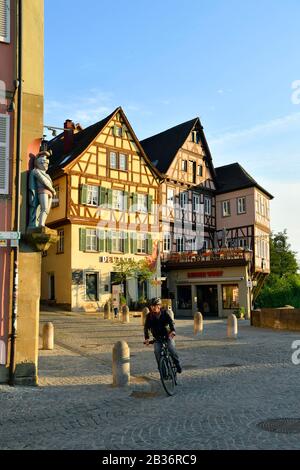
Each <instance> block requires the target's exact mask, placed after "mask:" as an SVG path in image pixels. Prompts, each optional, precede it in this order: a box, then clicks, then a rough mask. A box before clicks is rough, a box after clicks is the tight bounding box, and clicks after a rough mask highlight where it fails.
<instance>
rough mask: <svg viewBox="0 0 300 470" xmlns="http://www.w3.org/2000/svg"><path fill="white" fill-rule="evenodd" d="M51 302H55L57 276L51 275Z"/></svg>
mask: <svg viewBox="0 0 300 470" xmlns="http://www.w3.org/2000/svg"><path fill="white" fill-rule="evenodd" d="M49 300H55V276H54V274H53V273H52V274H49Z"/></svg>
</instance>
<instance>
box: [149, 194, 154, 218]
mask: <svg viewBox="0 0 300 470" xmlns="http://www.w3.org/2000/svg"><path fill="white" fill-rule="evenodd" d="M152 203H153V196H151V195H150V194H149V195H148V212H149V213H150V214H151V213H152Z"/></svg>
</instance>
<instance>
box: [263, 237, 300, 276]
mask: <svg viewBox="0 0 300 470" xmlns="http://www.w3.org/2000/svg"><path fill="white" fill-rule="evenodd" d="M270 256H271V258H270V261H271V273H272V274H273V275H276V276H279V277H283V276H286V275H288V274H297V270H298V263H297V259H296V252H295V251H292V250H291V245H290V244H289V243H288V236H287V231H286V229H285V230H284V231H283V232H278V233H276V234H273V233H272V235H271V238H270Z"/></svg>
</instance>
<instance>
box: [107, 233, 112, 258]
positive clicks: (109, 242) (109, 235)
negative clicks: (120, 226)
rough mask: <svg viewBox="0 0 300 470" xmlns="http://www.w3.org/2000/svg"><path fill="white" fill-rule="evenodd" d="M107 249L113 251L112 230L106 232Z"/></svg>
mask: <svg viewBox="0 0 300 470" xmlns="http://www.w3.org/2000/svg"><path fill="white" fill-rule="evenodd" d="M106 235H107V236H106V251H107V252H108V253H111V250H112V238H111V237H112V232H107V234H106Z"/></svg>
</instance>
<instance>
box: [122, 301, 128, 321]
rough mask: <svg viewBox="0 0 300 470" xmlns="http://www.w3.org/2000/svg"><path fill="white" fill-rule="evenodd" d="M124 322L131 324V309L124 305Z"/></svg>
mask: <svg viewBox="0 0 300 470" xmlns="http://www.w3.org/2000/svg"><path fill="white" fill-rule="evenodd" d="M122 322H123V323H129V322H130V318H129V307H128V306H127V305H124V306H123V307H122Z"/></svg>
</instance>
